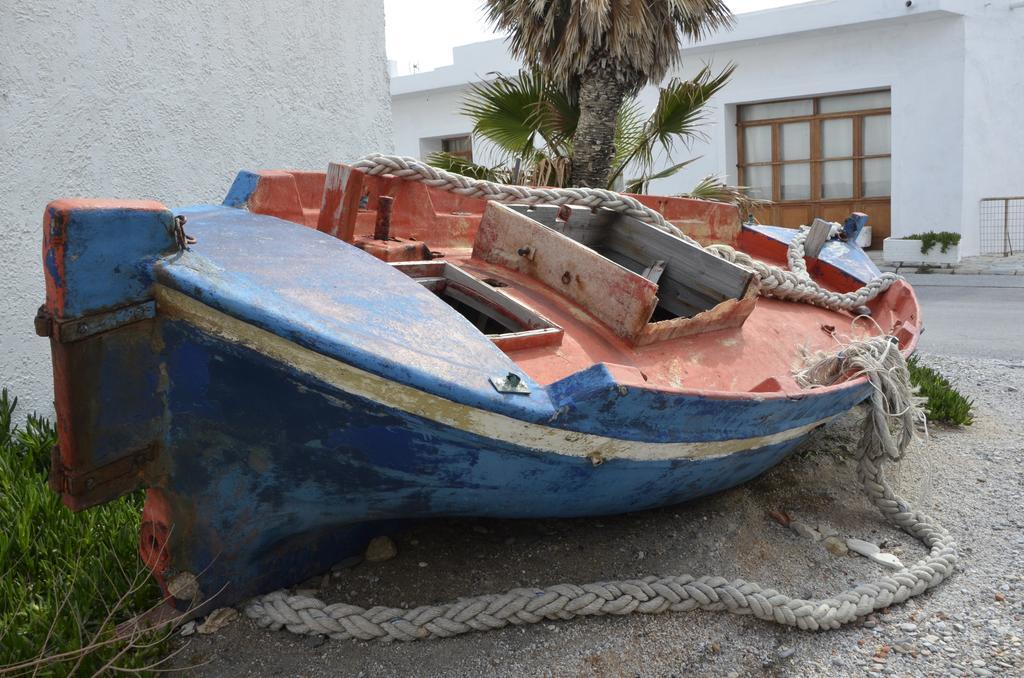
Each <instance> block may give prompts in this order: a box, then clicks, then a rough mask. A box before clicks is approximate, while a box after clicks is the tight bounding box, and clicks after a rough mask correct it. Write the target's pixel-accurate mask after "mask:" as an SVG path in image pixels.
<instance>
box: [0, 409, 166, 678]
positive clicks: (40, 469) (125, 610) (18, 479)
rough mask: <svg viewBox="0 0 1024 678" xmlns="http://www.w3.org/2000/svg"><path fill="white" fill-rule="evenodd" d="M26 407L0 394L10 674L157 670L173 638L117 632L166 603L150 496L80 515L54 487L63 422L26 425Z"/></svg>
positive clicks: (1, 572)
mask: <svg viewBox="0 0 1024 678" xmlns="http://www.w3.org/2000/svg"><path fill="white" fill-rule="evenodd" d="M16 407H17V399H16V398H10V397H9V396H8V393H7V390H6V389H4V390H3V391H2V392H0V526H2V527H0V674H5V673H7V672H8V671H10V672H11V673H12V674H15V675H28V674H33V675H35V674H40V675H61V676H63V675H93V674H96V673H106V672H113V671H116V670H117V669H129V670H132V669H135V670H139V669H146V668H147V667H152V666H153V665H154V664H155V663H156V662H157V661H159V657H160V656H161V655H162V654H163V653H164V649H165V648H164V646H163V644H164V640H165V638H164V637H157V635H155V634H151V635H149V636H145V637H142V636H139V635H138V634H135V635H134V636H132V637H129V638H127V639H118V638H116V637H115V635H114V630H115V627H116V625H117V624H118V623H119V622H123V621H125V620H127V619H129V618H130V617H132V616H134V615H136V614H138V613H141V612H144V611H145V610H147V609H148V608H150V607H152V606H153V605H155V604H157V603H158V602H159V591H158V589H157V587H156V584H155V583H154V582H153V581H152V579H151V578H150V577H149V576H148V573H147V572H145V570H144V569H143V568H142V566H141V564H140V563H139V560H138V556H137V552H136V550H137V540H138V536H137V535H138V529H139V515H140V511H141V508H142V497H141V495H139V494H135V495H133V496H129V497H124V498H121V499H118V500H116V501H113V502H111V503H109V504H106V505H104V506H99V507H96V508H91V509H89V510H88V511H85V512H83V513H78V514H75V513H72V512H71V511H70V510H68V509H67V508H65V507H64V505H63V504H62V503H61V500H60V498H59V497H58V496H57V494H56V493H54V492H52V491H51V490H50V489H49V488H48V487H47V482H46V481H47V471H48V468H49V465H50V450H51V448H52V447H53V445H54V444H55V443H56V432H55V430H54V427H53V425H52V424H51V423H50V422H49V421H48V420H46V419H44V418H41V417H38V416H35V415H30V416H29V417H28V418H27V420H26V422H25V424H24V426H18V425H16V424H15V423H14V422H15V420H14V411H15V408H16Z"/></svg>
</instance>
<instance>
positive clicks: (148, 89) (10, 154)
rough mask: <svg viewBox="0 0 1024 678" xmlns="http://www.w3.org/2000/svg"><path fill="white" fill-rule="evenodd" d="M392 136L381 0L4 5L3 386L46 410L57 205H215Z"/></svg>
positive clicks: (386, 143) (61, 0) (0, 60)
mask: <svg viewBox="0 0 1024 678" xmlns="http://www.w3.org/2000/svg"><path fill="white" fill-rule="evenodd" d="M391 140H392V132H391V113H390V106H389V97H388V75H387V66H386V63H385V58H384V10H383V7H382V4H381V3H372V2H363V1H362V0H336V1H335V2H321V1H319V0H301V1H297V2H292V3H287V7H285V5H284V4H282V3H278V2H274V1H273V0H253V1H252V2H247V3H239V2H225V3H196V2H190V1H187V0H161V1H160V2H155V1H152V0H138V1H136V2H111V1H109V0H81V1H77V2H67V1H66V0H33V1H32V2H27V3H21V2H3V3H0V158H2V159H3V160H2V162H0V186H2V188H0V220H2V221H0V310H2V313H0V386H2V387H6V388H9V389H10V390H11V392H12V395H15V396H17V397H18V398H19V399H20V401H21V414H22V415H24V414H25V413H26V412H30V411H32V410H38V411H39V412H41V413H44V414H47V413H51V412H52V406H51V402H52V398H53V381H52V379H51V375H50V355H49V353H50V347H49V344H48V342H47V341H46V340H44V339H40V338H39V337H37V336H35V332H34V331H33V318H34V316H35V312H36V308H37V307H38V306H39V304H40V303H42V302H43V301H44V298H45V289H44V286H43V274H42V262H41V249H40V248H41V242H42V219H43V208H44V207H45V206H46V204H47V202H49V201H50V200H53V199H55V198H60V197H72V196H89V197H109V198H150V199H156V200H160V201H162V202H164V203H165V204H166V205H168V206H171V207H173V206H178V205H182V204H195V203H199V202H210V201H213V202H219V201H220V200H221V199H222V198H223V197H224V194H225V192H226V191H227V189H228V187H229V186H230V184H231V181H232V179H233V178H234V176H235V173H236V172H237V171H238V170H239V169H242V168H248V169H259V168H268V167H299V168H326V167H327V163H328V162H329V161H331V160H341V159H351V158H357V157H359V156H360V155H362V154H364V153H368V152H371V151H380V150H382V149H384V150H387V149H389V148H390V147H391Z"/></svg>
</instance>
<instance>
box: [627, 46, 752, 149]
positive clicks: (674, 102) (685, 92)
mask: <svg viewBox="0 0 1024 678" xmlns="http://www.w3.org/2000/svg"><path fill="white" fill-rule="evenodd" d="M735 70H736V65H735V64H729V65H728V66H726V67H725V68H723V69H722V70H721V71H719V72H718V73H717V74H716V73H714V72H713V71H712V70H711V66H710V65H708V64H705V65H704V67H703V68H701V69H700V70H699V71H698V72H697V75H696V76H694V77H693V78H692V79H690V80H680V79H679V78H673V79H672V80H671V81H669V83H668V84H667V85H666V86H665V87H662V88H661V89H660V90H659V91H658V104H657V105H656V106H655V108H654V112H653V113H652V114H651V117H650V119H649V120H648V121H647V126H646V129H645V132H646V135H647V140H646V144H645V145H644V146H643V147H642V149H641V151H640V153H638V159H639V160H640V161H641V162H642V163H644V164H646V165H648V166H649V165H650V163H652V162H653V155H654V148H655V146H656V145H660V146H661V147H662V148H663V149H664V150H665V153H666V154H667V155H669V156H671V154H672V151H673V150H674V148H675V144H676V142H677V141H682V142H683V144H684V145H685V146H687V147H689V146H690V144H691V143H692V142H693V141H694V140H696V139H699V140H706V139H707V133H705V132H704V131H703V130H701V125H702V124H703V123H705V122H706V121H707V117H708V109H707V106H708V103H709V102H710V101H711V98H712V97H714V96H715V95H716V94H718V93H719V92H720V91H721V90H722V88H723V87H725V85H726V84H727V83H728V82H729V78H731V77H732V74H733V73H734V72H735Z"/></svg>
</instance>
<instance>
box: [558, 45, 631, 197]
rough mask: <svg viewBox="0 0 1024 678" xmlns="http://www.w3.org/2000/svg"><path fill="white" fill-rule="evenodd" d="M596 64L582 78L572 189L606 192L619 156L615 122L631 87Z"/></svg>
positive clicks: (575, 137)
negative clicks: (612, 167) (577, 187)
mask: <svg viewBox="0 0 1024 678" xmlns="http://www.w3.org/2000/svg"><path fill="white" fill-rule="evenodd" d="M615 76H616V74H615V71H614V70H613V69H612V68H608V67H602V66H600V65H597V64H594V65H592V66H591V67H590V68H588V69H587V72H586V73H584V74H583V75H582V76H581V77H580V90H579V97H580V118H579V122H578V123H577V124H576V134H575V135H574V136H573V144H572V147H573V154H572V177H571V179H570V181H569V183H570V184H571V185H572V186H589V187H591V188H605V187H606V186H607V185H608V175H609V174H610V173H611V165H612V158H613V157H614V156H615V121H616V118H617V117H618V114H619V108H621V107H622V101H623V99H625V98H626V90H627V89H628V86H627V85H626V84H625V83H623V82H621V81H620V79H619V78H616V77H615Z"/></svg>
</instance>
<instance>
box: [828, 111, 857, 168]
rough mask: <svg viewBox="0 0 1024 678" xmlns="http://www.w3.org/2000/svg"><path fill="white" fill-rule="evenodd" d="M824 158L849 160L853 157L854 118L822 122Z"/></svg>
mask: <svg viewBox="0 0 1024 678" xmlns="http://www.w3.org/2000/svg"><path fill="white" fill-rule="evenodd" d="M821 155H822V157H823V158H849V157H850V156H851V155H853V118H835V119H832V120H822V121H821Z"/></svg>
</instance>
